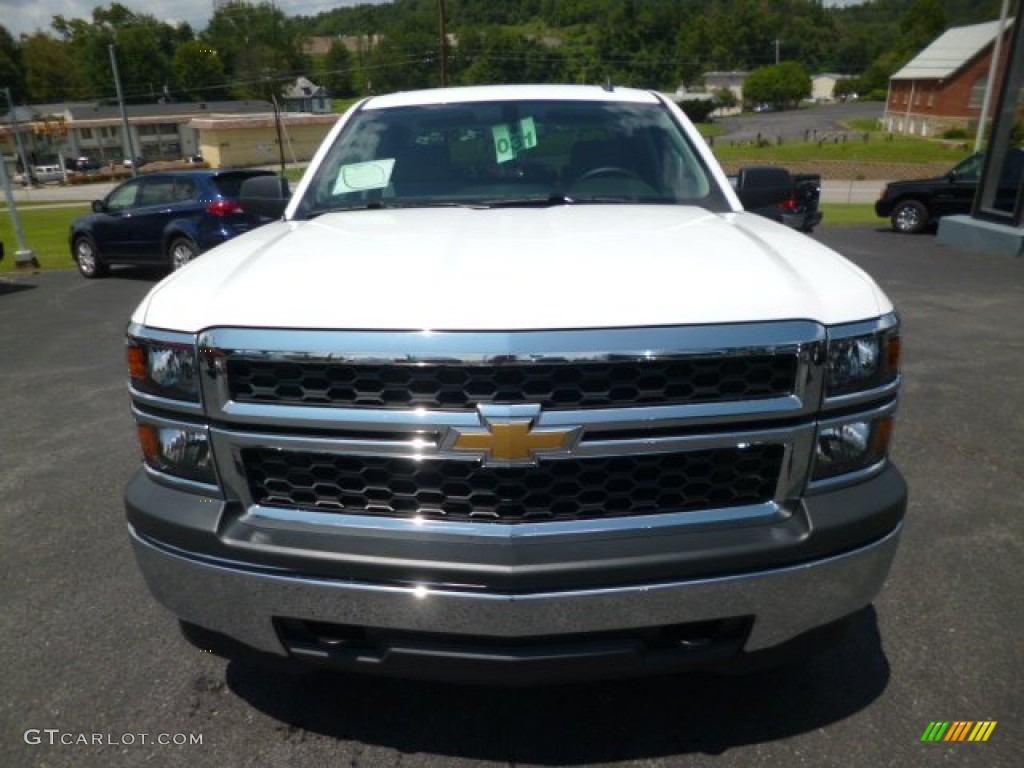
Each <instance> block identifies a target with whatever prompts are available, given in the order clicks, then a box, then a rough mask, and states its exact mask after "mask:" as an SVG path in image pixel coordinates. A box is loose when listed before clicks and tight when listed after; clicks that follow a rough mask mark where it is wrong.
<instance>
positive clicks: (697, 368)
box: [227, 353, 798, 410]
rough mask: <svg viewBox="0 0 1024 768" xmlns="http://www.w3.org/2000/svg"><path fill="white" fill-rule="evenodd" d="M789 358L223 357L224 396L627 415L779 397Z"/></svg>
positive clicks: (790, 382) (786, 385) (791, 372)
mask: <svg viewBox="0 0 1024 768" xmlns="http://www.w3.org/2000/svg"><path fill="white" fill-rule="evenodd" d="M797 363H798V360H797V356H796V355H795V354H792V353H791V354H772V355H764V354H761V355H755V354H749V355H736V356H718V357H710V358H687V359H658V358H654V359H640V360H621V361H607V362H575V361H566V362H550V363H536V362H533V361H531V360H525V361H518V360H516V361H510V362H507V363H501V364H474V363H471V364H461V363H454V362H451V363H413V364H401V363H398V364H381V363H364V364H356V363H331V362H309V361H285V360H258V359H256V360H253V359H244V358H242V359H239V358H234V359H229V360H228V361H227V377H228V391H229V393H230V397H231V399H232V400H234V401H237V402H244V403H279V404H303V405H327V406H335V407H343V408H390V409H405V408H429V409H444V410H448V409H468V410H472V409H474V408H476V407H477V406H478V405H482V404H501V405H506V404H507V405H513V404H521V403H531V404H537V405H539V406H541V407H542V408H544V409H548V410H560V409H576V408H629V407H635V406H647V405H681V404H685V403H715V402H727V401H737V400H757V399H762V398H768V397H783V396H786V395H790V394H792V393H793V392H794V391H795V389H796V374H797Z"/></svg>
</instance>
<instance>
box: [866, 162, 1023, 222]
mask: <svg viewBox="0 0 1024 768" xmlns="http://www.w3.org/2000/svg"><path fill="white" fill-rule="evenodd" d="M984 163H985V155H984V153H982V152H977V153H975V154H973V155H971V156H970V157H968V158H967V159H966V160H964V161H963V162H961V163H959V164H957V165H955V166H954V167H953V168H952V169H950V171H949V172H948V173H947V174H946V175H945V176H939V177H938V178H934V179H914V180H911V181H894V182H892V183H890V184H886V185H885V188H884V189H883V190H882V194H881V195H880V196H879V198H878V200H876V201H875V213H876V214H878V215H879V216H885V217H888V218H889V219H890V220H891V221H892V228H893V229H894V230H896V231H897V232H904V233H907V234H917V233H918V232H924V231H925V230H926V229H930V228H934V226H935V224H936V223H937V222H938V220H939V219H940V218H942V217H943V216H950V215H952V214H958V213H970V212H971V207H972V206H973V205H974V195H975V193H976V192H977V191H978V180H979V179H980V178H981V169H982V166H983V165H984ZM1022 173H1024V150H1022V149H1012V150H1010V152H1009V154H1008V155H1007V156H1006V162H1005V164H1004V165H1003V173H1002V175H1001V178H1000V182H999V189H998V192H997V194H996V207H997V208H1002V207H1007V206H1008V207H1009V208H1011V209H1012V207H1013V201H1014V199H1015V196H1016V193H1017V187H1018V186H1019V185H1020V180H1021V174H1022Z"/></svg>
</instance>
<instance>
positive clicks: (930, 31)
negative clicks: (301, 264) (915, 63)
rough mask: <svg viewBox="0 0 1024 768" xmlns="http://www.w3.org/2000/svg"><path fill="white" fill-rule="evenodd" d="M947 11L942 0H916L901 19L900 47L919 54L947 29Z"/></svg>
mask: <svg viewBox="0 0 1024 768" xmlns="http://www.w3.org/2000/svg"><path fill="white" fill-rule="evenodd" d="M946 26H947V21H946V11H945V10H944V9H943V7H942V2H941V0H914V4H913V5H912V6H910V8H909V9H908V10H907V12H906V13H905V14H903V17H902V18H901V19H900V25H899V27H900V40H899V44H900V48H901V49H902V52H903V53H908V54H912V55H917V54H918V53H920V52H921V50H923V49H924V48H925V47H926V46H928V45H929V44H931V43H932V42H933V41H934V40H935V38H937V37H938V36H939V35H941V34H942V33H943V32H945V31H946Z"/></svg>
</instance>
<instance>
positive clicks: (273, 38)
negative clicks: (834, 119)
mask: <svg viewBox="0 0 1024 768" xmlns="http://www.w3.org/2000/svg"><path fill="white" fill-rule="evenodd" d="M443 5H444V6H445V7H446V10H447V30H448V34H449V38H450V40H451V45H450V50H449V52H448V56H447V57H446V59H445V61H444V65H445V66H444V71H445V73H446V75H447V80H448V82H449V83H451V84H471V83H482V82H513V81H524V80H532V81H560V82H590V83H593V82H604V81H605V80H608V79H610V80H611V81H613V82H615V83H622V84H629V85H635V86H640V87H649V88H658V89H662V90H674V89H675V88H676V87H677V86H678V85H679V84H680V83H687V84H689V85H694V84H697V83H699V81H700V78H701V76H702V74H703V73H705V72H708V71H714V70H755V69H758V68H761V67H765V66H769V65H775V64H778V63H780V62H792V63H794V64H795V65H798V66H799V67H801V68H802V70H803V71H805V72H807V73H815V72H835V73H840V74H847V75H849V76H851V77H852V78H856V79H857V82H856V87H857V89H859V90H860V91H861V92H864V93H867V92H870V91H871V90H876V89H879V88H884V87H885V84H886V81H887V78H888V77H889V75H890V74H891V73H892V72H893V71H894V70H895V69H896V68H898V67H899V66H901V65H902V64H903V63H904V62H905V61H907V60H908V59H909V58H910V57H911V56H913V55H914V54H915V53H917V52H918V51H919V50H920V49H921V48H923V47H924V46H925V45H927V44H928V43H929V42H931V41H932V40H933V39H934V38H935V37H936V36H937V35H938V34H940V33H941V32H942V31H943V30H945V29H946V28H947V27H949V26H953V25H961V24H971V23H978V22H981V21H987V20H990V19H994V18H996V17H997V16H998V13H999V7H1000V2H999V0H869V1H868V2H865V3H863V4H860V5H853V6H844V7H826V6H825V5H823V4H822V3H821V2H819V0H709V1H705V0H505V2H501V3H498V2H494V0H447V2H446V3H443ZM441 6H442V3H440V2H438V0H394V2H390V3H364V4H361V5H357V6H345V7H339V8H335V9H333V10H330V11H326V12H323V13H320V14H317V15H316V16H306V17H303V16H298V17H289V16H287V15H286V10H285V8H286V6H283V5H281V4H272V3H269V2H259V3H243V2H234V3H231V4H229V5H227V6H224V7H222V8H220V9H218V10H216V11H215V12H214V13H213V14H212V16H211V18H210V19H209V22H208V23H207V25H206V27H205V28H204V29H201V30H198V31H197V30H194V29H192V28H191V27H190V26H189V25H188V24H178V25H173V24H169V23H167V22H165V21H163V20H161V19H158V18H156V17H154V16H151V15H149V14H145V13H139V12H135V11H132V10H130V9H128V8H127V7H125V6H123V5H121V4H119V3H112V4H111V5H109V6H107V7H103V6H98V7H96V8H94V9H93V12H92V16H91V18H89V19H78V18H66V17H64V16H61V15H56V16H53V17H52V23H51V26H50V29H49V30H48V31H44V32H36V33H35V34H32V35H23V36H21V38H19V39H14V38H13V37H12V36H11V35H10V34H9V33H8V32H7V30H6V29H4V27H3V26H2V25H0V78H2V79H3V82H4V83H5V84H7V85H8V86H9V87H10V88H11V90H12V96H13V97H14V100H15V101H16V102H22V103H23V102H35V103H44V102H55V101H65V100H86V99H101V98H110V97H112V96H113V92H114V88H113V82H112V79H111V76H110V62H109V57H108V54H107V49H108V46H109V45H112V44H113V45H115V46H116V49H117V55H118V58H119V61H120V70H121V73H122V78H123V79H124V81H125V89H124V90H125V93H126V96H127V98H128V100H129V101H135V102H145V101H152V100H155V99H158V98H161V99H167V98H171V99H179V100H181V99H191V100H200V99H205V100H210V99H215V98H224V97H234V98H248V97H263V98H266V97H268V96H269V95H270V94H272V93H274V92H275V91H278V92H279V91H280V89H281V87H282V86H283V85H284V84H285V83H288V82H290V81H292V80H293V79H294V78H295V77H297V76H298V75H307V76H309V75H313V76H317V77H319V78H320V80H321V81H323V82H325V83H327V84H329V85H330V86H331V88H332V89H333V90H334V91H335V92H337V93H338V95H340V96H358V95H362V94H365V93H368V92H384V91H391V90H396V89H404V88H416V87H425V86H435V85H440V84H441V77H442V75H441V72H442V62H441V50H440V49H441V46H440V34H439V29H440V23H439V8H440V7H441ZM314 37H324V38H334V39H335V46H334V48H335V50H333V51H332V52H331V53H330V54H328V55H324V54H323V53H321V54H320V55H319V57H318V58H317V60H316V62H315V66H314V62H313V60H312V59H311V58H310V56H308V55H307V54H306V53H305V51H306V50H307V43H308V42H309V40H310V39H311V38H314ZM343 37H344V38H347V39H348V47H347V49H346V50H344V52H343V50H342V49H343V45H344V44H343V42H342V41H341V40H340V39H339V38H343ZM354 40H359V41H361V42H360V43H359V44H353V42H352V41H354Z"/></svg>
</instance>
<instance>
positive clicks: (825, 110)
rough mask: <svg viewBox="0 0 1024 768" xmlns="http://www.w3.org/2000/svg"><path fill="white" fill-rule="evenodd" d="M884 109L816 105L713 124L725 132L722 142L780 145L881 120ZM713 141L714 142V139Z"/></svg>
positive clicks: (866, 103) (871, 104)
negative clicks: (760, 138) (777, 140)
mask: <svg viewBox="0 0 1024 768" xmlns="http://www.w3.org/2000/svg"><path fill="white" fill-rule="evenodd" d="M884 108H885V105H884V104H882V103H881V102H877V101H853V102H848V103H846V104H818V105H815V106H813V107H808V108H806V109H787V110H783V111H781V112H761V113H758V114H751V113H744V114H743V115H737V116H735V117H722V118H717V119H716V120H715V122H716V123H717V124H718V125H720V126H721V127H722V128H724V129H725V135H723V136H722V137H721V140H724V141H732V142H737V141H751V140H753V139H755V138H756V137H757V136H758V135H761V136H763V137H765V138H768V139H771V140H774V139H775V137H779V138H781V139H782V140H783V141H792V140H794V139H798V138H799V139H802V138H804V135H805V134H810V133H814V132H816V133H817V134H818V135H819V136H820V135H821V134H825V133H833V132H841V131H846V130H848V129H847V128H845V127H844V126H843V122H844V121H847V120H855V119H865V118H876V119H877V118H881V116H882V112H883V110H884ZM716 141H717V139H716Z"/></svg>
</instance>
